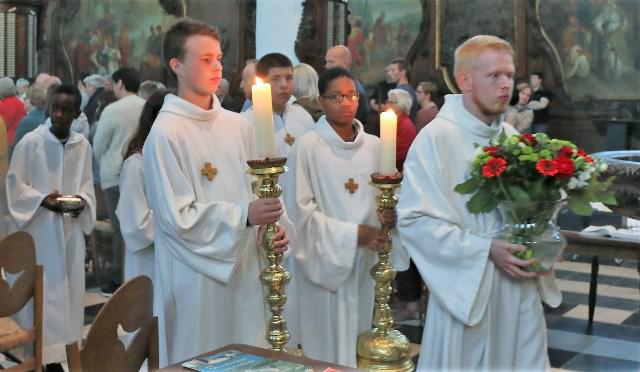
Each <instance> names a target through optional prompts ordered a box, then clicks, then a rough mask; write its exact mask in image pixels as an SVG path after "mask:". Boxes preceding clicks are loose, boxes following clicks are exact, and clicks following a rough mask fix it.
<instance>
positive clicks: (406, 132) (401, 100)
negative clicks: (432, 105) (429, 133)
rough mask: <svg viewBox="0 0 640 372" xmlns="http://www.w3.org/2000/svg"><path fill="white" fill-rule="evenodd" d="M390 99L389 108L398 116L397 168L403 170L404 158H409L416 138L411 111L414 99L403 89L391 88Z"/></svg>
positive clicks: (388, 101)
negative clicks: (410, 116)
mask: <svg viewBox="0 0 640 372" xmlns="http://www.w3.org/2000/svg"><path fill="white" fill-rule="evenodd" d="M387 95H388V97H389V99H388V100H387V103H388V104H389V108H390V109H391V110H393V112H395V114H396V116H397V117H398V126H397V129H396V131H397V132H396V133H397V136H396V168H397V169H398V170H399V171H400V172H402V169H403V166H404V160H405V159H406V158H407V153H408V152H409V147H411V143H413V140H414V139H415V138H416V127H415V125H413V122H412V121H411V118H409V113H410V112H411V106H412V104H413V101H412V100H411V95H409V93H407V92H406V91H405V90H402V89H397V88H396V89H391V90H390V91H389V92H388V93H387Z"/></svg>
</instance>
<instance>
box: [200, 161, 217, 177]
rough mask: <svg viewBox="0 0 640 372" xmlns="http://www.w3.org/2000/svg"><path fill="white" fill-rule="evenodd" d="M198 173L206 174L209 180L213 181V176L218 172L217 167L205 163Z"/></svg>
mask: <svg viewBox="0 0 640 372" xmlns="http://www.w3.org/2000/svg"><path fill="white" fill-rule="evenodd" d="M200 174H202V175H203V176H206V177H207V178H208V179H209V181H213V179H214V178H215V176H216V175H217V174H218V168H216V167H214V166H212V165H211V163H208V162H207V163H205V164H204V167H203V168H202V169H201V170H200Z"/></svg>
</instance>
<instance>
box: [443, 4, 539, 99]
mask: <svg viewBox="0 0 640 372" xmlns="http://www.w3.org/2000/svg"><path fill="white" fill-rule="evenodd" d="M445 1H446V0H435V1H434V9H433V14H434V16H435V17H434V18H435V22H434V35H435V37H434V39H435V40H434V68H435V70H436V72H437V73H439V74H441V75H442V79H443V81H444V82H445V84H446V86H447V88H448V89H449V90H450V91H451V92H452V93H459V90H458V88H457V87H456V84H455V81H454V80H453V76H452V73H451V72H450V70H449V68H450V67H451V68H453V66H447V65H445V64H443V63H442V59H443V58H442V49H443V42H442V36H443V35H442V32H443V24H444V20H443V2H445ZM504 1H505V2H506V3H512V4H513V12H512V22H513V42H512V45H513V48H514V51H515V64H516V78H523V77H525V76H526V68H527V66H526V59H525V54H524V49H525V43H526V29H525V27H526V24H525V6H524V5H525V4H524V1H525V0H504ZM538 1H539V0H538Z"/></svg>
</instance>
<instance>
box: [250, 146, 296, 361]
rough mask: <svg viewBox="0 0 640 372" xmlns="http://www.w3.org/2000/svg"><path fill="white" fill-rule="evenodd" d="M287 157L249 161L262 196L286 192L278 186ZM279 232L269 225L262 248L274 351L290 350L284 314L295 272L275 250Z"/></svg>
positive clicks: (264, 283) (273, 195)
mask: <svg viewBox="0 0 640 372" xmlns="http://www.w3.org/2000/svg"><path fill="white" fill-rule="evenodd" d="M286 162H287V158H264V159H257V160H249V161H247V164H248V165H249V167H250V168H251V174H253V175H255V176H256V177H257V179H258V184H257V187H256V194H257V195H258V197H260V198H278V197H280V195H282V188H281V187H280V185H278V183H277V182H278V177H279V176H280V175H281V174H282V173H284V172H286V171H287V167H286V166H285V164H286ZM277 231H278V228H277V225H276V224H275V223H274V224H268V225H266V229H265V234H264V238H263V239H262V248H263V251H264V253H265V255H266V259H267V266H266V267H265V269H264V270H263V271H262V273H261V274H260V280H261V281H262V284H263V285H264V286H265V287H266V289H267V291H268V292H267V294H266V296H265V302H266V303H267V305H268V306H269V309H270V311H271V314H272V316H271V319H270V321H269V324H268V325H267V336H266V337H267V341H268V342H269V344H271V347H272V348H273V350H274V351H286V350H285V348H284V346H285V345H286V344H287V342H288V341H289V338H290V335H289V331H288V330H287V323H286V321H285V319H284V316H283V315H282V312H283V310H284V304H285V303H286V302H287V295H286V294H285V286H286V285H287V283H289V281H290V280H291V274H289V272H288V271H287V270H286V269H285V268H284V267H283V266H282V265H281V262H282V254H281V253H276V252H275V251H274V250H273V240H272V238H273V236H274V235H275V234H276V232H277Z"/></svg>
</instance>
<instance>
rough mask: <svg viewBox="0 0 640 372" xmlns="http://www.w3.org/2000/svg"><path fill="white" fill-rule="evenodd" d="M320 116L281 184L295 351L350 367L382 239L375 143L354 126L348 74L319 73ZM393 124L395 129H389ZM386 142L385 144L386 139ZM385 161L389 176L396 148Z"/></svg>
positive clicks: (369, 306)
mask: <svg viewBox="0 0 640 372" xmlns="http://www.w3.org/2000/svg"><path fill="white" fill-rule="evenodd" d="M318 88H319V92H320V104H321V106H322V108H323V110H324V112H325V114H326V115H325V116H322V117H321V118H320V120H318V123H317V124H316V126H315V127H314V128H313V130H312V131H310V132H309V133H307V134H306V135H304V136H303V137H302V138H300V139H299V140H298V141H297V142H296V144H295V145H294V147H293V149H292V151H291V153H290V154H289V159H288V163H287V164H288V165H289V169H290V171H289V174H287V175H286V176H285V177H284V178H283V185H284V189H285V190H286V192H285V194H284V196H285V205H286V208H287V213H289V216H290V217H291V219H292V221H293V222H294V225H295V226H296V237H297V240H296V252H295V257H296V262H297V264H298V267H299V270H298V275H297V277H296V280H297V281H298V283H297V284H298V286H299V287H298V290H299V293H301V294H304V298H302V296H301V298H300V300H299V302H298V306H299V310H300V314H299V316H300V324H301V327H300V339H301V343H302V349H303V350H304V352H305V354H306V355H307V356H309V357H311V358H315V359H320V360H324V361H328V362H333V363H339V364H343V365H347V366H352V367H355V365H356V341H357V337H358V334H359V333H360V332H362V331H365V330H367V329H369V328H370V327H371V320H372V311H373V304H374V291H373V289H374V281H373V279H372V278H371V277H370V275H369V270H370V269H371V267H372V266H373V265H374V264H375V262H376V251H377V250H378V249H379V248H380V247H381V245H382V244H383V243H384V242H386V241H387V239H388V236H387V234H385V233H384V232H383V231H382V230H381V229H380V228H378V226H379V221H378V218H381V219H383V220H384V221H385V223H387V224H389V225H395V212H393V211H392V212H388V211H387V212H380V213H378V216H377V213H376V200H375V197H376V195H377V190H376V188H375V187H373V186H371V185H370V184H369V180H370V174H371V173H373V172H375V171H376V170H377V168H378V164H377V159H378V151H379V148H380V140H379V139H378V138H376V137H374V136H372V135H370V134H367V133H365V132H364V129H363V126H362V123H360V122H359V121H358V120H356V119H355V115H356V111H357V109H358V91H357V88H356V84H355V79H354V77H353V75H352V74H351V72H349V71H348V70H345V69H343V68H340V67H335V68H331V69H328V70H327V71H325V72H324V73H323V74H322V76H320V79H319V81H318ZM394 124H395V121H394ZM390 140H391V138H390ZM391 149H392V150H393V153H392V154H389V155H390V157H393V159H392V160H391V164H393V165H392V169H391V173H395V152H394V151H395V144H394V145H393V146H391Z"/></svg>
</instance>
